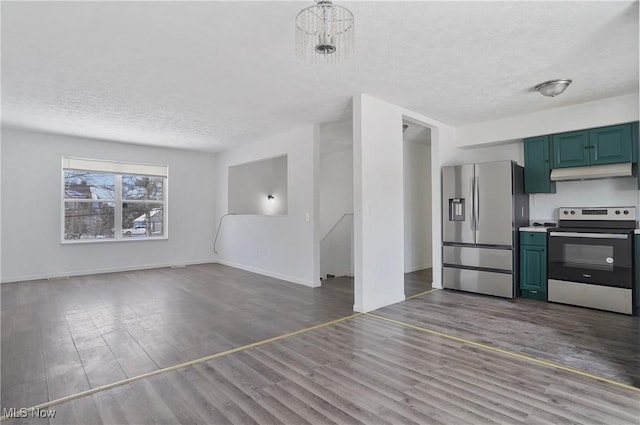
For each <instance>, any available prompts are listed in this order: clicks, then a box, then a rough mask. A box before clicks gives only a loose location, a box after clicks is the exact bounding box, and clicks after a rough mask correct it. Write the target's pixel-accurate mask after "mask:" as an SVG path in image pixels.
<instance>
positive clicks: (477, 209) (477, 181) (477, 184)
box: [474, 177, 480, 230]
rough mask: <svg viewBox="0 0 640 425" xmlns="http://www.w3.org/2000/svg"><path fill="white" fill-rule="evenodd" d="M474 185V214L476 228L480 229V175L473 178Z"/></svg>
mask: <svg viewBox="0 0 640 425" xmlns="http://www.w3.org/2000/svg"><path fill="white" fill-rule="evenodd" d="M474 186H475V191H476V196H475V198H476V202H475V214H476V220H475V221H476V230H480V177H475V178H474Z"/></svg>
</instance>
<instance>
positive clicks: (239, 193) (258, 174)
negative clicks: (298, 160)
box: [227, 156, 288, 215]
mask: <svg viewBox="0 0 640 425" xmlns="http://www.w3.org/2000/svg"><path fill="white" fill-rule="evenodd" d="M227 175H228V182H229V191H228V207H229V212H233V213H235V214H264V215H286V214H287V204H288V201H287V157H286V156H279V157H276V158H269V159H264V160H260V161H253V162H248V163H245V164H240V165H235V166H233V167H229V168H228V173H227ZM269 196H272V198H271V199H269Z"/></svg>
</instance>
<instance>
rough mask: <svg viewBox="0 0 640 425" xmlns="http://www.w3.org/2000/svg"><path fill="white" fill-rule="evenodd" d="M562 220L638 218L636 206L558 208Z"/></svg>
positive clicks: (559, 217)
mask: <svg viewBox="0 0 640 425" xmlns="http://www.w3.org/2000/svg"><path fill="white" fill-rule="evenodd" d="M558 219H560V220H594V221H601V220H607V221H610V220H620V221H622V220H624V221H627V220H634V221H635V220H636V207H597V208H558Z"/></svg>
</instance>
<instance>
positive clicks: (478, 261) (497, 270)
mask: <svg viewBox="0 0 640 425" xmlns="http://www.w3.org/2000/svg"><path fill="white" fill-rule="evenodd" d="M442 208H443V211H442V218H443V225H442V240H443V244H442V245H443V246H442V263H443V273H442V279H443V285H444V287H445V288H449V289H457V290H461V291H469V292H476V293H480V294H487V295H495V296H499V297H506V298H514V297H516V296H517V295H518V294H519V284H518V280H519V255H518V251H519V249H518V246H519V243H518V242H519V232H518V228H519V227H520V226H527V225H529V196H528V195H526V194H525V193H524V168H522V167H521V166H519V165H517V164H516V163H515V162H513V161H495V162H485V163H478V164H465V165H456V166H449V167H443V168H442Z"/></svg>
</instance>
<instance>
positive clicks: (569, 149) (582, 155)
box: [552, 130, 591, 168]
mask: <svg viewBox="0 0 640 425" xmlns="http://www.w3.org/2000/svg"><path fill="white" fill-rule="evenodd" d="M552 137H553V142H552V144H553V164H552V165H553V168H565V167H579V166H582V165H589V154H590V151H591V149H589V131H588V130H581V131H572V132H570V133H562V134H554V135H553V136H552Z"/></svg>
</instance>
